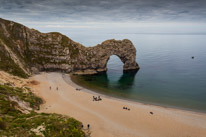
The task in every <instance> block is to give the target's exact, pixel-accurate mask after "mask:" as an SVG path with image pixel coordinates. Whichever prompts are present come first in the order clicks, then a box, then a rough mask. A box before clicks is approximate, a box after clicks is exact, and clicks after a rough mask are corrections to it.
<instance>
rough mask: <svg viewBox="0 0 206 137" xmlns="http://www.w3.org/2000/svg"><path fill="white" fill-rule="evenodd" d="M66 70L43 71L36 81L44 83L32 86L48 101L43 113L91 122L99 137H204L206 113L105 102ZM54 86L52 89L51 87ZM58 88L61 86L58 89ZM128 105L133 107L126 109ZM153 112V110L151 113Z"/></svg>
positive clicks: (112, 99) (111, 100)
mask: <svg viewBox="0 0 206 137" xmlns="http://www.w3.org/2000/svg"><path fill="white" fill-rule="evenodd" d="M63 75H64V74H62V73H45V72H44V73H41V74H38V75H34V76H33V77H32V78H30V79H33V80H36V81H38V82H39V83H40V84H39V85H35V86H33V87H32V88H33V89H34V91H35V94H36V95H37V96H40V97H41V98H43V99H44V100H45V103H44V104H43V105H42V106H41V109H40V111H39V112H47V113H59V114H63V115H68V116H71V117H74V118H75V119H77V120H79V121H81V122H82V123H83V124H84V125H86V124H90V125H91V133H92V134H91V136H94V137H95V136H98V137H105V136H107V137H136V136H137V137H148V136H149V137H174V136H179V137H186V136H190V137H196V136H198V137H204V136H205V134H206V115H205V114H203V113H197V112H192V111H185V110H179V109H173V108H167V107H161V106H155V105H147V104H142V103H138V102H131V101H127V100H122V99H117V98H113V97H107V96H104V95H103V96H102V95H101V96H102V99H103V100H102V101H92V96H93V95H95V96H97V95H100V94H98V93H95V92H91V91H90V92H87V91H85V89H83V90H80V91H76V88H79V86H78V85H74V84H75V83H72V81H70V84H69V83H68V82H66V81H65V80H64V78H63ZM51 85H52V90H49V86H51ZM54 87H59V90H56V89H55V88H54ZM123 106H126V107H128V108H130V109H131V110H130V111H128V110H124V109H123V108H122V107H123ZM150 112H153V114H151V113H150Z"/></svg>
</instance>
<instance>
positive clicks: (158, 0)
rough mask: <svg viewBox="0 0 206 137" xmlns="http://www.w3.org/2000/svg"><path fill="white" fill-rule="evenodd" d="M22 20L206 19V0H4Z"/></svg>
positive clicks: (1, 12) (2, 12)
mask: <svg viewBox="0 0 206 137" xmlns="http://www.w3.org/2000/svg"><path fill="white" fill-rule="evenodd" d="M0 3H1V4H0V17H2V18H7V19H12V20H15V21H19V22H25V21H31V22H45V21H48V22H57V23H58V22H59V23H60V22H62V21H63V22H171V21H178V22H205V21H206V1H205V0H116V1H111V0H86V1H85V0H0Z"/></svg>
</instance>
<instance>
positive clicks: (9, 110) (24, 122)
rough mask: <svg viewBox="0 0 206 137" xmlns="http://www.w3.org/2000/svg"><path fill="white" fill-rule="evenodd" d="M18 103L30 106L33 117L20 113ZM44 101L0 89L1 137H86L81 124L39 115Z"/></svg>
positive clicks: (8, 88) (47, 115)
mask: <svg viewBox="0 0 206 137" xmlns="http://www.w3.org/2000/svg"><path fill="white" fill-rule="evenodd" d="M14 96H15V97H16V98H17V100H18V101H23V102H27V103H29V104H30V107H31V108H32V109H33V110H32V111H30V113H29V114H24V113H22V112H21V111H19V110H18V109H17V108H18V102H15V101H12V100H11V99H9V97H14ZM41 103H42V100H41V99H40V98H38V97H36V96H35V95H34V94H33V93H31V92H29V91H28V92H25V91H23V89H21V88H13V87H10V86H6V85H0V136H15V137H36V136H39V137H40V136H45V137H51V136H55V137H84V136H86V135H85V133H84V132H83V131H82V129H81V123H80V122H79V121H77V120H75V119H73V118H69V117H67V116H63V115H59V114H46V113H37V112H35V111H34V110H35V109H38V108H39V105H40V104H41Z"/></svg>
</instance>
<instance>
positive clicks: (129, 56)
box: [76, 39, 139, 74]
mask: <svg viewBox="0 0 206 137" xmlns="http://www.w3.org/2000/svg"><path fill="white" fill-rule="evenodd" d="M85 52H87V55H89V56H82V57H84V59H83V58H82V59H81V60H84V62H86V65H79V66H77V67H76V73H84V74H86V73H97V72H102V71H106V70H107V62H108V60H109V58H110V56H112V55H116V56H117V57H119V58H120V60H121V61H122V62H123V64H124V66H123V70H124V71H129V70H138V69H139V66H138V64H137V62H136V49H135V47H134V45H133V44H132V42H131V41H130V40H128V39H124V40H114V39H112V40H107V41H104V42H103V43H101V44H99V45H97V46H95V47H90V48H86V49H85Z"/></svg>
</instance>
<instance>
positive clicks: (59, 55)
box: [0, 18, 139, 77]
mask: <svg viewBox="0 0 206 137" xmlns="http://www.w3.org/2000/svg"><path fill="white" fill-rule="evenodd" d="M111 55H117V56H118V57H119V58H120V59H121V61H122V62H123V63H124V71H127V70H137V69H139V66H138V64H137V63H136V49H135V47H134V45H133V44H132V42H131V41H130V40H127V39H124V40H113V39H112V40H107V41H104V42H102V43H101V44H98V45H96V46H94V47H84V46H83V45H81V44H79V43H77V42H74V41H73V40H71V39H70V38H68V37H67V36H65V35H62V34H60V33H57V32H51V33H41V32H39V31H37V30H35V29H29V28H28V27H25V26H24V25H21V24H19V23H15V22H13V21H8V20H4V19H1V18H0V69H2V70H4V71H7V72H9V73H11V74H14V75H18V76H22V77H26V76H29V75H31V74H33V73H37V72H39V71H63V72H68V73H70V72H73V73H77V74H93V73H98V72H102V71H106V70H107V68H106V66H107V61H108V60H109V57H110V56H111Z"/></svg>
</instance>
